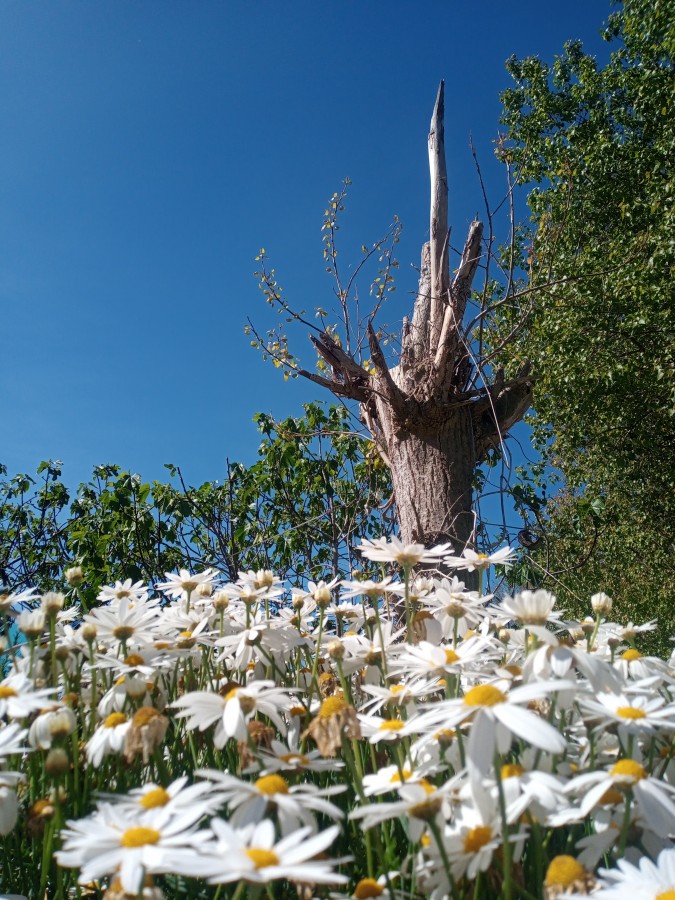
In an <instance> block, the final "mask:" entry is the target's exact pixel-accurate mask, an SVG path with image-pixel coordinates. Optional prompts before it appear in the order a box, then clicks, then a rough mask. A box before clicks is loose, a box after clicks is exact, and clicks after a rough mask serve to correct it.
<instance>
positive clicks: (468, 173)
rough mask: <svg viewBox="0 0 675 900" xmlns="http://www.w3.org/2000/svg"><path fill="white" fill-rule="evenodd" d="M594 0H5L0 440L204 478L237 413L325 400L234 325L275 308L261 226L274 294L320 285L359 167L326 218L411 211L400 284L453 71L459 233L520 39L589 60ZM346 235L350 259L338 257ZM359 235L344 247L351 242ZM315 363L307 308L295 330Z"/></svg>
mask: <svg viewBox="0 0 675 900" xmlns="http://www.w3.org/2000/svg"><path fill="white" fill-rule="evenodd" d="M609 11H610V7H609V6H608V5H607V4H606V3H605V2H600V0H568V2H567V3H565V4H560V5H557V6H551V5H549V4H542V3H541V2H539V0H514V2H512V3H508V4H505V3H497V2H494V0H486V2H484V3H482V4H480V5H479V4H468V3H460V2H458V0H445V2H441V0H418V2H416V3H412V2H403V0H389V2H386V3H385V2H359V3H357V2H346V0H345V2H342V0H334V2H329V3H321V4H320V3H316V2H311V3H310V2H305V0H293V2H285V3H282V2H271V0H269V2H257V3H252V2H248V3H247V2H244V0H241V2H227V0H217V2H216V0H198V2H197V0H195V2H189V0H180V2H179V0H161V2H160V0H114V2H113V0H97V2H83V0H41V2H37V0H3V2H2V4H1V5H0V116H1V118H2V123H3V138H2V142H1V143H0V191H1V197H0V302H1V304H2V310H3V313H2V325H3V341H2V352H1V353H0V421H1V422H2V427H1V430H0V431H1V438H0V461H2V462H4V463H5V464H6V465H7V466H8V467H9V470H10V472H16V471H28V472H31V471H34V469H35V467H36V465H37V463H38V462H39V461H40V460H41V459H46V458H49V457H51V458H59V459H62V460H63V461H64V464H65V468H64V475H65V477H66V480H67V482H69V483H70V484H77V483H78V482H79V481H80V480H83V479H86V478H87V476H88V475H89V474H90V472H91V469H92V467H93V466H94V465H95V464H98V463H103V462H115V463H118V464H120V465H121V466H123V467H124V468H128V469H131V470H133V471H137V472H140V473H141V475H142V476H143V477H144V478H145V479H154V478H160V479H162V478H165V476H166V474H167V473H166V472H165V470H164V469H163V463H165V462H173V463H176V464H178V465H180V466H181V467H182V468H183V470H184V472H185V474H186V476H187V479H188V480H189V481H190V482H192V483H195V484H196V483H201V482H202V481H206V480H212V479H220V478H221V477H222V475H223V472H224V460H225V458H226V457H229V458H230V459H237V460H241V461H243V462H252V461H253V460H254V458H255V451H256V448H257V446H258V443H259V435H258V433H257V431H256V428H255V425H254V424H253V423H252V416H253V414H254V413H255V412H257V411H266V412H271V413H272V414H273V415H275V416H276V417H282V416H285V415H291V414H292V415H295V414H300V412H301V405H302V402H303V401H307V400H310V399H315V398H317V397H320V396H323V395H322V393H321V391H320V390H318V389H316V388H314V387H313V386H312V385H310V384H309V383H308V382H305V381H302V380H301V379H298V380H297V381H295V382H291V383H284V382H283V380H282V379H281V377H280V375H279V373H278V372H277V371H276V370H275V369H273V368H272V367H271V366H269V365H266V364H265V363H263V361H262V359H261V358H260V357H259V356H258V355H257V354H256V353H255V352H254V351H253V350H252V349H251V348H250V347H249V341H248V339H247V338H246V337H245V336H244V334H243V326H244V324H245V321H246V317H247V316H251V317H252V318H253V319H254V320H255V321H256V322H257V323H258V324H259V325H260V327H261V328H262V329H265V327H269V325H270V324H273V322H274V319H271V318H270V314H269V311H268V309H267V307H266V306H265V304H264V303H263V301H262V297H261V295H260V292H259V290H258V288H257V285H256V281H255V279H254V278H253V274H252V273H253V271H254V269H255V262H254V257H255V255H256V253H257V251H258V248H259V247H261V246H264V247H265V248H266V251H267V253H268V254H269V256H270V257H271V259H272V261H273V262H274V264H275V265H276V268H277V273H278V276H279V279H280V281H281V283H282V284H283V285H284V288H285V291H286V293H287V295H288V296H289V298H290V299H292V300H293V301H294V302H296V303H297V305H298V306H301V307H306V308H310V309H311V308H312V307H313V306H315V305H316V304H321V305H323V306H326V305H328V304H329V303H330V296H331V294H330V287H331V285H330V282H329V280H328V277H327V276H326V274H325V272H324V265H323V260H322V243H321V233H320V228H321V221H322V213H323V210H324V208H325V205H326V201H327V199H328V197H329V196H330V195H331V194H332V192H333V191H334V190H337V189H338V188H339V185H340V182H341V181H342V179H343V178H344V177H345V176H349V177H350V178H351V179H352V181H353V186H352V188H351V194H350V198H349V201H348V207H347V211H346V213H345V216H344V219H343V223H342V224H343V230H342V233H343V234H344V235H345V237H346V241H347V243H348V244H349V243H351V244H352V245H353V246H354V247H356V248H358V247H360V245H361V244H362V243H372V242H373V241H374V240H376V239H377V238H378V237H379V236H381V234H382V233H383V232H384V231H385V230H386V228H387V226H388V224H389V223H390V222H391V220H392V217H393V215H394V214H395V213H396V214H398V215H399V217H400V218H401V220H402V222H403V224H404V226H405V230H404V232H403V239H402V241H401V244H400V245H399V254H398V256H399V259H400V261H401V269H400V274H399V278H398V290H399V293H398V294H397V295H396V296H397V301H396V304H398V305H396V304H394V305H393V306H392V309H391V310H390V311H389V312H388V314H387V316H386V319H387V321H389V322H390V323H391V324H392V325H395V323H396V320H397V319H398V320H399V321H400V317H401V315H402V314H403V313H404V312H406V311H407V307H408V305H409V303H410V302H411V299H410V293H411V292H412V291H413V290H414V286H415V280H416V279H415V273H414V272H413V270H412V269H411V268H410V264H411V263H413V264H417V263H418V261H419V253H420V247H421V244H422V243H423V241H424V240H425V239H426V238H427V231H428V174H427V159H426V136H427V131H428V123H429V118H430V114H431V109H432V106H433V102H434V98H435V94H436V89H437V86H438V82H439V80H440V79H441V78H444V79H445V80H446V91H447V99H446V107H447V114H446V144H447V148H448V157H449V158H448V165H449V181H450V192H451V200H450V205H451V220H452V223H453V226H454V231H453V237H454V238H455V240H456V241H457V242H458V243H461V241H462V240H463V237H464V233H465V229H466V224H467V222H468V221H469V220H470V219H471V218H472V217H473V215H474V213H475V212H476V211H477V210H480V209H481V208H482V207H481V204H482V201H481V194H480V189H479V185H478V182H477V180H476V178H475V174H474V170H473V165H472V162H471V157H470V154H469V150H468V141H469V134H470V133H472V134H473V140H474V143H475V145H476V148H477V151H478V154H479V156H480V159H481V162H482V164H483V168H484V171H485V174H486V177H487V178H488V183H489V187H490V191H491V193H492V195H493V197H501V194H502V192H503V176H502V173H501V172H500V171H499V167H498V166H497V164H496V163H495V162H494V160H493V147H492V140H493V139H494V137H495V136H496V134H497V131H498V127H499V126H498V120H499V113H500V105H499V96H498V95H499V92H500V90H502V89H504V88H505V87H507V86H508V84H509V80H508V77H507V75H506V72H505V69H504V62H505V60H506V59H507V57H508V56H510V55H511V54H514V53H515V54H517V55H519V56H524V55H529V54H538V55H540V56H541V57H543V58H545V59H549V60H550V59H552V58H553V55H554V54H555V53H556V52H559V51H560V49H561V48H562V44H563V42H564V41H565V40H567V39H569V38H580V39H582V40H583V42H584V44H585V45H586V47H587V49H588V50H589V51H591V52H594V53H597V54H598V55H599V56H600V57H601V58H602V59H604V58H606V56H607V53H608V51H607V47H606V45H604V44H603V42H602V41H601V40H600V37H599V30H600V26H601V24H602V22H603V21H604V20H605V19H606V17H607V14H608V13H609ZM346 257H347V254H346V253H345V264H346V263H347V258H346ZM357 257H358V253H356V254H355V255H354V259H356V258H357ZM295 348H297V350H298V352H299V354H300V356H301V358H302V360H303V362H304V363H305V364H307V365H308V367H311V364H312V353H311V352H310V350H309V348H308V344H307V341H306V337H305V334H304V332H303V331H302V330H301V331H300V332H299V333H298V334H297V343H296V345H295Z"/></svg>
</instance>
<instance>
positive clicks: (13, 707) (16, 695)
mask: <svg viewBox="0 0 675 900" xmlns="http://www.w3.org/2000/svg"><path fill="white" fill-rule="evenodd" d="M55 693H56V691H55V689H53V688H41V689H40V690H35V686H34V685H33V682H32V681H31V680H30V678H28V677H27V676H26V675H24V674H23V672H15V673H14V674H10V675H8V676H7V678H5V679H3V680H2V681H0V719H3V718H5V717H7V718H10V719H25V718H26V716H29V715H30V714H31V713H32V712H35V711H36V710H39V709H42V708H43V707H45V706H48V705H49V703H50V700H51V699H52V698H53V696H54V694H55Z"/></svg>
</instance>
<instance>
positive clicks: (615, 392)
mask: <svg viewBox="0 0 675 900" xmlns="http://www.w3.org/2000/svg"><path fill="white" fill-rule="evenodd" d="M604 37H605V38H606V40H607V41H610V42H612V45H613V50H612V52H611V55H610V59H609V62H608V63H607V65H606V66H604V68H601V67H599V66H598V65H597V63H596V61H595V59H594V58H593V57H591V56H589V55H587V54H585V53H584V52H583V49H582V46H581V45H580V44H579V43H578V42H571V43H568V44H567V45H566V46H565V48H564V51H563V53H562V54H561V55H560V56H559V57H558V58H557V59H556V60H555V62H554V63H553V64H550V65H549V64H547V63H545V62H543V61H541V60H540V59H538V58H536V57H530V58H528V59H524V60H516V59H512V60H510V61H509V63H508V70H509V72H510V74H511V75H512V77H513V79H514V81H515V86H514V87H513V88H511V89H510V90H507V91H506V92H505V94H504V95H503V104H504V115H503V122H504V124H505V125H506V128H507V131H506V134H505V135H504V136H503V137H502V138H501V140H500V142H499V148H498V153H499V154H500V156H501V157H502V159H503V160H505V161H506V162H507V163H508V165H509V167H510V169H511V170H512V171H514V172H517V173H518V178H519V181H520V182H521V183H529V184H530V185H532V187H531V190H530V193H529V207H530V210H531V213H532V224H531V226H530V227H529V228H526V229H523V230H522V231H521V234H520V238H519V242H518V245H517V247H516V248H515V249H516V251H517V253H518V263H519V264H520V266H521V267H522V270H523V271H524V272H526V273H527V279H528V287H529V289H530V290H531V293H528V294H526V295H524V296H522V297H521V299H520V300H519V302H517V303H511V304H505V305H504V306H503V307H502V308H501V311H500V317H499V321H498V325H497V327H496V328H495V329H494V331H493V333H492V338H491V339H492V342H493V346H494V347H496V348H499V352H498V353H497V357H496V359H498V360H499V361H500V362H501V363H502V364H503V365H505V367H506V368H507V371H515V370H516V369H517V367H518V365H519V364H520V363H521V361H522V360H523V359H524V358H528V359H531V360H532V364H533V370H534V371H535V372H536V375H537V381H536V389H535V408H536V415H535V416H534V417H533V425H534V434H535V439H536V442H537V445H538V447H539V450H540V451H541V453H542V454H543V458H544V460H545V462H546V463H547V464H551V465H553V466H554V467H555V468H556V469H557V470H558V471H559V473H560V474H561V476H562V479H563V483H564V488H563V489H562V490H561V492H559V493H558V494H557V495H556V497H555V499H554V500H553V501H552V502H550V503H549V505H548V507H547V516H546V519H547V520H546V522H545V523H544V521H543V519H542V518H541V515H540V523H539V524H540V525H543V526H544V527H543V531H544V533H545V535H546V540H545V541H544V542H543V544H542V545H541V547H540V549H538V550H537V551H536V552H535V553H533V554H532V557H533V564H534V570H535V572H537V571H538V572H539V573H541V571H542V570H546V571H548V572H551V573H553V575H554V577H553V579H552V580H551V582H550V583H552V584H556V583H557V584H558V585H560V582H562V584H563V585H565V586H566V587H567V588H569V592H566V593H565V605H567V606H568V608H569V607H570V606H573V603H572V598H573V597H574V595H576V596H578V597H580V598H586V597H587V596H588V595H589V593H591V592H593V591H595V590H598V589H600V588H602V589H604V590H606V591H607V592H608V593H612V594H614V597H615V599H616V601H618V603H619V605H620V609H621V611H622V615H623V616H624V617H633V618H635V619H636V620H640V621H641V620H643V619H644V618H645V616H655V615H658V616H659V617H660V618H661V621H662V622H664V623H666V624H667V627H670V623H671V621H672V588H673V584H674V583H675V566H674V563H673V560H674V557H675V554H674V553H673V551H674V549H675V548H674V545H673V535H674V534H675V417H674V414H675V379H674V378H673V376H674V374H675V304H674V303H673V290H672V279H673V264H674V245H675V214H674V207H673V199H674V197H675V103H674V102H673V100H674V90H673V89H674V86H675V79H674V78H673V74H674V73H673V55H674V54H673V51H674V50H675V17H674V16H673V9H672V4H671V3H669V2H665V0H656V2H654V0H626V2H625V3H624V4H623V7H622V8H621V9H620V10H619V11H618V12H615V13H614V14H613V15H611V17H610V18H609V21H608V24H607V26H606V28H605V31H604ZM545 284H548V287H543V288H542V289H541V290H533V289H536V288H537V287H538V286H541V285H545ZM514 328H515V332H514ZM514 334H515V339H513V340H511V341H510V342H508V343H507V344H506V345H505V346H503V347H501V348H500V347H499V345H500V343H501V341H502V339H503V337H504V336H505V335H514ZM594 501H597V502H595V504H594ZM603 508H604V512H603V513H602V515H600V513H601V510H602V509H603ZM582 561H583V565H581V564H580V563H581V562H582ZM561 594H562V592H561ZM584 602H585V601H584ZM577 610H578V611H579V612H581V611H582V608H581V606H578V607H577ZM583 611H587V610H583Z"/></svg>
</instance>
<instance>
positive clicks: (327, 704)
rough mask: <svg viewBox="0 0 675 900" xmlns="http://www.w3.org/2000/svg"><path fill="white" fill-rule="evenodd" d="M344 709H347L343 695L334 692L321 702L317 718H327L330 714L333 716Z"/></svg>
mask: <svg viewBox="0 0 675 900" xmlns="http://www.w3.org/2000/svg"><path fill="white" fill-rule="evenodd" d="M345 709H347V703H346V702H345V699H344V697H342V695H340V694H334V695H333V696H332V697H326V699H325V700H324V701H323V703H322V704H321V709H320V710H319V718H320V719H329V718H330V717H331V716H335V715H337V713H341V712H342V711H343V710H345Z"/></svg>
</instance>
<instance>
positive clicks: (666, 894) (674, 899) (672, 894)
mask: <svg viewBox="0 0 675 900" xmlns="http://www.w3.org/2000/svg"><path fill="white" fill-rule="evenodd" d="M655 900H675V890H672V891H662V892H661V893H660V894H657V895H656V898H655Z"/></svg>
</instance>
